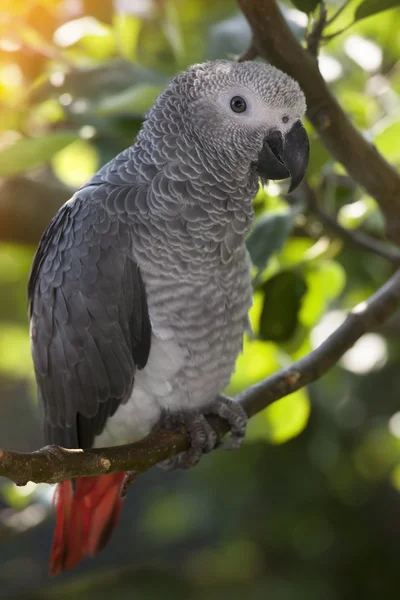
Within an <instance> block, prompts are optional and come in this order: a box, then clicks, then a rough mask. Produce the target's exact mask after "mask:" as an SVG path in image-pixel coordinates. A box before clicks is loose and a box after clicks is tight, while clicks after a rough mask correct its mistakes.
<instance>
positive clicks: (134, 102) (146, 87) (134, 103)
mask: <svg viewBox="0 0 400 600" xmlns="http://www.w3.org/2000/svg"><path fill="white" fill-rule="evenodd" d="M163 89H164V87H163V86H160V85H152V84H147V83H139V84H138V85H134V86H132V87H130V88H128V89H126V90H124V91H122V92H120V93H119V94H113V95H112V96H108V97H107V98H104V100H101V101H100V102H99V103H98V104H97V106H96V107H95V108H94V111H93V112H94V114H96V115H97V116H103V117H105V116H112V115H121V114H122V113H125V114H134V115H140V116H142V115H143V114H144V113H145V112H146V111H147V110H148V109H149V108H150V107H151V106H152V105H153V104H154V101H155V99H156V97H157V96H158V94H160V93H161V92H162V91H163Z"/></svg>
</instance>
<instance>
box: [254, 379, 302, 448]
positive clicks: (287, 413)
mask: <svg viewBox="0 0 400 600" xmlns="http://www.w3.org/2000/svg"><path fill="white" fill-rule="evenodd" d="M261 415H262V417H263V419H264V423H265V421H266V422H267V429H266V432H265V435H264V438H265V436H266V437H267V439H268V440H269V441H270V442H272V443H273V444H283V443H284V442H287V441H288V440H290V439H292V438H293V437H295V436H296V435H299V434H300V433H301V432H302V431H303V429H304V427H305V426H306V425H307V421H308V418H309V416H310V400H309V398H308V394H307V390H306V389H304V388H303V389H301V390H297V392H293V394H289V396H286V397H285V398H282V399H281V400H278V402H274V403H273V404H271V406H269V407H268V408H266V409H265V410H264V411H263V412H262V413H261Z"/></svg>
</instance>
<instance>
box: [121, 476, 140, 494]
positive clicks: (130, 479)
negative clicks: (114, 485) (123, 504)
mask: <svg viewBox="0 0 400 600" xmlns="http://www.w3.org/2000/svg"><path fill="white" fill-rule="evenodd" d="M137 476H138V473H137V472H136V471H127V472H126V473H125V477H124V480H123V482H122V485H121V490H120V492H119V497H120V498H121V500H123V499H124V498H126V495H127V493H128V489H129V488H130V486H131V485H132V483H133V482H134V481H135V480H136V477H137Z"/></svg>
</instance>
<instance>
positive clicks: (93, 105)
mask: <svg viewBox="0 0 400 600" xmlns="http://www.w3.org/2000/svg"><path fill="white" fill-rule="evenodd" d="M318 4H319V2H318V0H295V1H293V3H290V2H284V3H282V4H281V8H282V10H283V12H284V14H285V16H286V18H287V19H288V22H289V24H290V26H291V28H292V29H293V31H294V32H295V34H296V36H297V37H298V38H299V39H300V40H304V39H305V35H306V31H307V21H308V19H309V20H310V22H311V21H312V19H313V17H315V14H318ZM340 6H341V3H340V2H334V1H331V2H328V3H327V7H328V11H329V12H328V16H331V15H333V14H334V13H335V11H336V10H337V9H338V8H339V7H340ZM397 6H398V2H397V1H393V0H392V1H388V0H386V1H385V0H379V1H377V0H364V1H361V2H360V1H357V0H350V1H349V2H347V3H346V7H345V9H344V10H343V11H342V12H341V13H340V16H338V18H337V19H335V21H334V22H333V23H332V24H331V25H330V26H329V27H328V29H327V31H326V33H327V35H331V34H334V33H336V32H338V31H341V30H342V29H343V30H344V31H343V33H341V34H340V35H337V36H334V37H333V38H332V39H330V40H329V41H328V42H327V43H325V44H323V46H322V50H321V53H320V61H319V62H320V68H321V71H322V73H323V75H324V77H325V78H326V80H327V81H328V82H329V84H330V85H331V87H332V89H333V91H334V93H335V94H336V95H337V97H338V99H339V101H340V103H341V105H342V107H343V108H344V110H345V111H346V112H347V113H348V114H349V115H350V117H351V119H352V120H353V122H354V123H355V124H356V125H357V126H358V127H359V128H360V129H361V130H362V131H363V133H364V135H365V136H367V137H368V139H370V140H371V141H373V143H374V144H375V145H376V146H377V148H378V149H379V150H380V151H381V152H382V153H383V154H384V156H385V157H386V158H387V159H388V160H389V161H391V162H392V163H393V164H394V165H395V166H399V165H400V144H399V143H398V139H399V134H400V99H399V94H400V63H399V55H400V11H399V10H398V9H396V7H397ZM393 8H394V10H392V9H393ZM386 9H388V10H386ZM350 25H351V26H350ZM249 41H250V31H249V28H248V26H247V24H246V22H245V20H244V18H243V17H242V16H241V14H240V12H239V10H238V8H237V5H236V4H235V2H234V0H218V2H216V1H215V0H213V1H211V0H116V1H115V2H114V3H113V2H112V1H111V0H102V1H101V2H99V1H96V0H63V1H62V0H30V1H29V0H3V2H2V7H1V9H0V213H1V215H2V219H1V222H0V240H1V242H0V291H1V293H0V445H1V446H2V447H4V448H7V449H17V450H33V449H35V448H37V447H39V446H40V445H41V434H40V423H39V415H38V409H37V405H36V394H35V385H34V380H33V373H32V364H31V359H30V353H29V342H28V326H27V317H26V292H25V289H26V282H27V277H28V273H29V268H30V264H31V261H32V257H33V253H34V249H35V244H36V243H37V241H38V238H39V236H40V233H41V231H42V230H43V228H44V226H45V224H46V223H47V222H48V221H49V220H50V218H51V216H52V215H53V214H54V213H55V211H56V210H57V208H58V207H59V206H60V205H61V204H62V203H63V202H64V201H65V200H67V199H68V197H69V196H70V194H71V192H72V191H73V190H74V189H76V188H77V187H78V186H80V185H81V184H83V183H84V182H85V181H86V180H87V179H88V178H89V177H90V176H91V175H92V174H93V172H95V171H96V170H97V169H98V168H99V167H100V166H101V165H102V164H103V163H104V162H106V161H107V160H109V159H110V158H111V157H112V156H114V155H115V154H117V153H118V152H119V151H120V150H122V149H123V148H125V147H126V146H128V145H129V144H131V143H132V140H133V139H134V137H135V135H136V133H137V131H138V129H139V127H140V124H141V122H142V119H143V115H144V113H145V111H146V110H147V108H148V107H149V106H150V105H151V104H152V103H153V101H154V99H155V97H156V95H157V94H158V93H159V91H160V90H162V89H163V88H164V87H165V85H166V83H167V81H168V78H169V77H170V76H172V75H173V74H174V73H176V72H177V71H179V70H181V69H182V68H184V67H185V66H187V65H188V64H191V63H193V62H199V61H202V60H205V59H214V58H217V57H226V56H228V57H233V56H235V55H238V54H240V53H241V52H243V51H244V50H245V49H246V48H247V46H248V44H249ZM309 134H310V138H311V163H310V167H309V171H308V183H309V184H310V186H312V188H313V189H314V190H315V193H316V195H317V198H318V201H319V203H320V206H322V207H323V208H324V209H325V210H326V211H327V212H329V213H330V214H332V215H335V216H336V218H337V219H338V221H339V223H340V224H342V225H343V226H344V227H346V228H349V229H350V230H353V229H355V230H362V231H363V232H366V233H368V234H369V235H371V236H373V237H375V238H376V239H379V240H384V223H383V218H382V215H381V213H380V211H379V208H378V207H377V205H376V203H375V202H374V200H373V199H372V198H370V197H368V196H366V195H365V194H364V193H363V191H362V190H360V189H359V188H357V187H356V186H355V185H354V183H353V182H352V181H351V179H350V178H349V177H348V176H347V174H346V172H345V170H344V169H343V167H342V166H341V165H339V164H337V163H336V162H335V160H334V159H333V158H332V157H331V156H330V155H329V154H328V152H327V151H326V150H325V149H324V148H323V146H322V145H321V143H320V142H319V140H318V138H317V136H316V135H315V133H314V132H313V131H312V129H311V128H309ZM282 193H283V192H282V188H280V187H278V186H277V185H276V184H270V185H269V186H268V187H267V188H265V189H262V190H260V192H259V194H258V196H257V197H256V199H255V201H254V205H255V209H256V214H257V221H256V223H255V227H254V231H253V232H252V234H251V235H250V237H249V239H248V246H249V250H250V252H251V254H252V258H253V261H254V265H255V267H254V288H255V292H254V306H253V309H252V312H251V318H252V323H253V326H254V329H255V332H256V336H255V339H254V340H249V339H246V340H245V346H244V348H245V350H244V354H243V355H242V356H241V357H240V358H239V359H238V363H237V369H236V373H235V375H234V376H233V378H232V381H231V384H230V386H229V389H228V392H229V393H232V394H233V393H236V392H237V391H239V390H241V389H243V388H245V387H247V386H248V385H250V384H251V383H254V382H256V381H257V380H259V379H260V378H262V377H265V376H267V375H269V374H271V373H273V372H274V371H276V370H277V369H279V368H281V367H282V366H285V365H287V364H290V362H291V361H293V360H295V359H297V358H299V357H301V356H303V355H304V354H305V353H307V352H308V351H309V350H310V349H312V348H314V347H316V346H317V345H318V344H319V343H320V342H321V340H323V339H324V338H325V337H326V336H327V335H328V334H329V333H330V332H331V331H332V330H333V329H334V328H335V327H337V325H338V324H340V323H341V321H342V320H343V318H344V315H345V314H346V311H348V309H350V308H351V307H353V306H354V305H356V304H357V303H359V302H362V301H364V300H365V299H366V298H368V296H369V295H370V294H371V293H372V292H373V291H374V290H376V289H377V288H378V287H379V286H380V285H381V284H382V283H383V282H384V281H385V280H386V279H387V277H388V276H389V275H390V274H391V272H392V270H393V267H392V266H390V264H388V262H387V261H385V260H384V259H383V258H381V257H379V256H376V255H373V254H372V255H371V254H370V253H367V252H366V251H364V250H362V249H359V248H357V247H354V246H349V245H346V244H344V243H343V242H342V241H340V240H339V239H336V238H334V237H331V236H330V235H329V234H328V233H327V231H325V229H324V227H323V225H321V223H320V222H319V221H318V218H316V217H315V215H314V214H313V212H312V211H310V210H308V209H307V204H306V202H305V198H304V197H303V194H302V193H298V194H296V195H295V198H294V200H292V201H291V203H290V204H288V203H287V202H286V200H285V198H284V196H283V195H282ZM399 334H400V319H399V317H398V316H397V317H395V318H394V319H393V320H392V321H391V323H390V324H389V325H388V326H386V327H384V328H381V329H380V330H379V331H376V332H372V333H369V334H368V335H365V336H363V338H361V339H360V341H359V342H357V344H356V345H355V346H354V348H353V349H352V350H350V351H349V352H347V353H346V355H345V356H344V357H343V359H342V360H341V361H340V364H339V365H338V366H337V367H336V368H335V369H334V370H333V371H331V372H330V373H329V374H328V375H326V376H325V377H324V378H323V379H322V380H321V381H320V382H318V383H316V384H314V385H312V386H310V387H309V388H308V389H304V390H301V391H299V392H296V393H295V394H292V395H291V396H289V397H287V398H284V399H283V400H281V401H279V402H277V403H275V404H274V405H273V406H271V407H270V408H269V409H267V410H265V411H264V412H263V413H261V414H260V415H259V416H258V417H257V418H255V419H253V420H252V422H251V424H250V427H249V435H248V437H247V441H246V444H245V446H244V448H243V449H242V450H241V451H240V452H237V453H235V454H230V453H224V452H215V453H214V454H212V455H211V456H208V457H205V458H204V459H203V461H202V463H201V464H200V465H199V466H198V467H197V468H196V469H194V470H193V471H192V472H189V473H174V474H165V473H163V472H159V471H158V470H157V469H154V470H153V471H151V472H149V473H147V474H146V475H145V476H142V477H141V478H140V479H139V480H138V481H137V483H136V484H135V486H134V487H133V488H132V489H131V491H130V494H129V497H128V499H127V501H126V503H125V504H126V505H125V508H124V511H123V516H122V519H121V522H120V524H119V527H118V529H117V531H116V532H115V535H114V537H113V538H112V541H111V543H110V544H109V546H108V547H107V549H106V550H105V551H104V552H103V553H102V554H101V555H100V556H99V557H98V558H97V559H96V560H95V561H86V562H85V563H84V564H83V565H81V566H80V567H79V568H77V569H76V570H75V571H74V572H73V573H68V574H66V575H63V576H62V577H60V578H58V579H57V580H49V579H48V577H47V556H48V551H49V547H50V543H51V535H52V528H53V526H54V515H53V513H52V510H51V501H52V494H53V488H51V487H50V486H45V485H43V486H36V485H34V484H28V485H27V486H25V487H23V488H17V487H16V486H14V485H13V484H11V483H10V482H8V481H5V480H0V586H1V590H2V593H1V595H2V597H4V598H6V597H7V598H8V597H10V598H11V597H18V598H26V599H39V598H48V599H53V598H54V599H56V598H57V599H62V598H69V597H70V596H71V595H73V596H74V597H75V598H78V599H87V598H97V599H101V598H109V597H110V595H111V594H113V595H114V597H115V598H121V599H123V598H128V597H129V598H132V597H133V598H145V599H151V598H160V597H163V598H166V599H168V598H173V599H174V600H175V599H180V598H182V599H189V598H190V599H194V600H196V599H200V598H204V597H205V596H207V597H208V598H209V599H210V600H212V599H213V598H219V599H220V598H230V600H235V598H238V599H239V598H240V599H241V598H242V597H243V595H244V594H246V595H247V597H249V598H254V599H258V598H260V599H261V598H265V597H267V596H268V597H271V598H273V599H274V600H302V599H303V598H304V599H307V600H314V599H315V600H320V599H321V598H324V599H327V600H336V599H340V600H346V599H347V598H348V599H349V600H350V599H354V598H358V597H362V598H364V599H365V600H368V599H369V598H371V599H372V598H374V599H375V598H376V595H377V594H380V595H382V596H385V597H395V595H396V594H397V593H398V586H399V583H398V564H399V560H400V539H399V534H400V496H399V492H400V412H399V411H400V403H399V393H398V390H399V386H400V371H399V368H398V363H399V358H400V343H399ZM311 404H312V410H311Z"/></svg>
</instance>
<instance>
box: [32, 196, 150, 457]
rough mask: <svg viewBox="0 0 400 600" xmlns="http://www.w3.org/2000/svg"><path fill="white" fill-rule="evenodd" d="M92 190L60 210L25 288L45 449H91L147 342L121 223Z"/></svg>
mask: <svg viewBox="0 0 400 600" xmlns="http://www.w3.org/2000/svg"><path fill="white" fill-rule="evenodd" d="M91 189H92V188H86V190H85V189H84V190H83V191H82V192H81V194H80V195H78V196H77V197H74V199H73V200H71V201H70V202H69V203H67V204H66V205H64V206H63V207H62V208H61V209H60V211H59V212H58V214H57V215H56V217H55V218H54V219H53V221H52V222H51V223H50V225H49V227H48V229H47V230H46V232H45V233H44V235H43V237H42V240H41V242H40V245H39V248H38V250H37V253H36V256H35V259H34V262H33V265H32V270H31V274H30V279H29V286H28V296H29V310H30V318H31V345H32V356H33V360H34V365H35V372H36V379H37V384H38V395H39V398H40V400H41V402H42V405H43V408H44V415H45V438H46V443H54V444H59V445H63V446H65V447H70V448H78V447H79V448H85V447H89V446H91V445H92V444H93V440H94V436H95V435H98V434H100V433H101V431H102V430H103V428H104V425H105V422H106V420H107V418H108V417H109V416H111V415H112V414H114V412H115V411H116V409H117V408H118V406H119V405H120V403H121V402H124V400H126V399H127V398H128V397H129V396H130V394H131V391H132V386H133V383H134V377H135V370H136V368H139V369H140V368H143V367H144V366H145V364H146V362H147V359H148V355H149V351H150V339H151V326H150V320H149V315H148V310H147V302H146V292H145V289H144V284H143V280H142V277H141V274H140V269H139V267H138V266H137V264H136V263H135V262H134V261H133V260H132V258H131V253H130V245H131V238H130V234H129V230H128V226H127V225H126V224H125V223H123V222H122V221H121V220H120V219H119V217H118V215H117V214H116V213H115V214H112V213H109V212H108V211H106V210H105V208H104V207H102V206H101V205H99V204H96V203H94V202H93V201H92V200H91V198H90V194H91ZM126 193H132V189H130V191H129V189H128V191H127V192H126Z"/></svg>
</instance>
